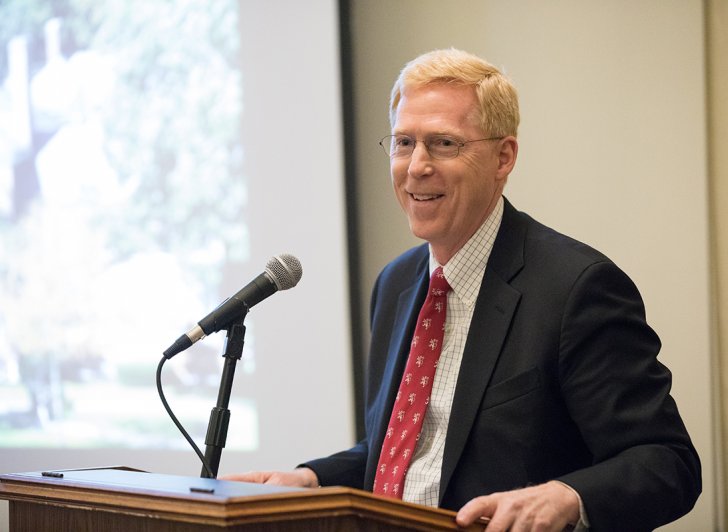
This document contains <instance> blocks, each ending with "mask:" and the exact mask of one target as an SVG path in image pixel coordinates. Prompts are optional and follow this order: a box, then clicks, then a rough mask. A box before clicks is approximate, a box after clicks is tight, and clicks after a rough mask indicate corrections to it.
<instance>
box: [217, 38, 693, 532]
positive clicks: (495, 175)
mask: <svg viewBox="0 0 728 532" xmlns="http://www.w3.org/2000/svg"><path fill="white" fill-rule="evenodd" d="M390 121H391V126H392V131H391V135H389V136H387V137H385V138H384V139H382V141H381V144H382V147H383V148H384V151H385V152H386V153H387V155H388V156H389V157H390V161H391V174H392V184H393V187H394V192H395V194H396V196H397V199H398V201H399V203H400V205H401V207H402V209H403V210H404V212H405V214H406V215H407V218H408V221H409V225H410V229H411V230H412V232H413V233H414V235H415V236H417V237H419V238H422V239H423V240H425V241H426V242H427V243H426V244H423V245H422V246H419V247H417V248H414V249H412V250H409V251H407V252H406V253H404V254H403V255H401V256H400V257H398V258H396V259H395V260H394V261H392V262H391V263H390V264H389V265H387V266H386V267H385V268H384V270H383V271H382V272H381V274H380V275H379V277H378V279H377V282H376V284H375V286H374V290H373V294H372V303H371V352H370V355H369V371H368V377H367V397H366V413H365V420H366V436H365V438H364V439H363V440H362V441H360V442H359V443H358V444H356V445H355V446H354V447H352V448H351V449H349V450H346V451H342V452H340V453H337V454H334V455H332V456H329V457H327V458H321V459H318V460H312V461H310V462H307V463H305V464H304V465H303V466H301V467H299V468H297V469H295V470H294V471H290V472H255V473H247V474H241V475H232V476H228V477H227V478H229V479H230V478H232V479H237V480H244V481H249V482H268V483H276V484H287V485H296V486H318V485H323V486H326V485H343V486H351V487H354V488H360V489H366V490H371V491H373V492H374V493H376V494H380V495H382V496H387V497H397V498H402V499H403V500H405V501H409V502H414V503H420V504H426V505H431V506H439V507H442V508H448V509H452V510H455V511H458V515H457V522H458V524H460V525H461V526H465V525H467V524H470V523H472V522H474V521H475V520H476V519H478V518H479V517H487V518H489V519H490V523H489V525H488V531H489V532H491V531H496V532H497V531H505V530H553V531H560V530H563V529H565V528H569V527H572V526H573V527H576V528H577V529H586V528H589V529H591V530H596V531H599V530H605V531H610V532H611V531H616V530H620V531H621V530H624V531H640V530H652V529H654V528H656V527H658V526H660V525H662V524H665V523H668V522H670V521H672V520H675V519H677V518H678V517H680V516H682V515H684V514H685V513H687V512H688V511H689V510H690V509H691V508H692V506H693V505H694V503H695V500H696V499H697V497H698V495H699V494H700V491H701V479H700V461H699V458H698V456H697V453H696V451H695V449H694V447H693V445H692V443H691V441H690V437H689V436H688V434H687V432H686V430H685V426H684V424H683V422H682V420H681V418H680V415H679V413H678V410H677V407H676V405H675V402H674V400H673V399H672V397H671V396H670V394H669V391H670V386H671V376H670V372H669V370H668V369H667V368H665V367H664V366H663V365H662V364H661V363H660V362H658V360H657V354H658V352H659V349H660V340H659V338H658V337H657V335H656V334H655V333H654V331H653V330H652V329H651V328H650V327H649V326H648V325H647V323H646V321H645V309H644V304H643V302H642V299H641V297H640V295H639V292H638V291H637V288H636V287H635V286H634V284H633V283H632V281H631V280H630V279H629V278H628V277H627V275H625V274H624V273H623V272H622V271H621V270H620V269H619V268H618V267H617V266H615V264H614V263H613V262H611V261H610V260H609V259H608V258H607V257H605V256H604V255H602V254H601V253H599V252H598V251H595V250H594V249H592V248H590V247H588V246H587V245H585V244H582V243H580V242H577V241H575V240H573V239H571V238H568V237H566V236H564V235H561V234H559V233H557V232H555V231H554V230H552V229H549V228H548V227H545V226H544V225H541V224H540V223H538V222H537V221H535V220H533V219H532V218H530V217H529V216H528V215H526V214H524V213H522V212H519V211H518V210H516V208H515V207H514V206H513V205H511V204H510V203H509V202H508V200H506V199H505V197H504V196H503V189H504V187H505V184H506V181H507V179H508V175H509V174H510V172H511V171H512V170H513V167H514V165H515V163H516V158H517V155H518V141H517V129H518V123H519V110H518V98H517V95H516V91H515V89H514V87H513V85H512V84H511V83H510V81H509V80H508V79H506V78H505V77H504V76H503V75H502V74H501V73H500V72H499V71H498V70H497V69H496V68H494V67H493V66H492V65H490V64H488V63H487V62H485V61H483V60H482V59H480V58H478V57H475V56H473V55H471V54H468V53H465V52H462V51H459V50H452V49H451V50H438V51H434V52H430V53H428V54H425V55H422V56H420V57H418V58H416V59H415V60H413V61H411V62H410V63H408V64H407V65H406V66H405V68H404V69H403V70H402V72H401V74H400V76H399V78H398V79H397V81H396V83H395V85H394V88H393V90H392V97H391V103H390Z"/></svg>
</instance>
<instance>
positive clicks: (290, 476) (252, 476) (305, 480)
mask: <svg viewBox="0 0 728 532" xmlns="http://www.w3.org/2000/svg"><path fill="white" fill-rule="evenodd" d="M219 478H220V480H236V481H238V482H254V483H256V484H274V485H276V486H293V487H298V488H317V487H318V485H319V482H318V477H316V473H314V472H313V471H312V470H310V469H309V468H307V467H299V468H298V469H295V470H293V471H251V472H249V473H237V474H234V475H223V476H221V477H219Z"/></svg>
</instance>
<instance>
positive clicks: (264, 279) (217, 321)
mask: <svg viewBox="0 0 728 532" xmlns="http://www.w3.org/2000/svg"><path fill="white" fill-rule="evenodd" d="M302 275H303V269H302V268H301V262H300V261H299V260H298V259H297V258H296V257H294V256H293V255H289V254H287V253H284V254H282V255H277V256H275V257H273V258H271V259H270V260H269V261H268V264H266V265H265V271H264V272H263V273H261V274H260V275H258V277H256V278H255V279H253V280H252V281H251V282H249V283H248V284H247V285H245V286H244V287H243V288H242V289H241V290H240V291H239V292H238V293H237V294H235V295H234V296H232V297H230V298H228V299H226V300H225V301H223V302H222V303H221V304H220V305H219V306H218V307H217V308H216V309H215V310H213V311H212V312H210V313H209V314H208V315H207V316H205V317H204V318H202V319H201V320H200V321H199V322H197V325H195V326H194V327H193V328H192V329H190V331H189V332H187V333H185V334H183V335H182V336H180V337H179V338H177V340H176V341H175V342H174V343H173V344H172V345H171V346H169V348H167V349H166V350H165V351H164V357H165V358H167V359H169V358H172V357H173V356H174V355H176V354H178V353H180V352H182V351H184V350H185V349H187V348H188V347H190V346H191V345H192V344H194V343H195V342H197V341H198V340H202V339H203V338H204V337H205V336H207V335H209V334H212V333H214V332H217V331H219V330H220V329H225V328H226V327H227V326H229V325H230V324H231V323H232V322H233V321H234V320H235V319H236V318H238V317H240V316H241V314H242V315H244V314H245V313H246V312H247V311H248V309H250V308H251V307H252V306H253V305H257V304H258V303H260V302H261V301H263V300H264V299H266V298H267V297H269V296H272V295H273V294H275V293H276V292H277V291H278V290H288V289H289V288H293V287H294V286H296V285H297V284H298V281H300V280H301V276H302Z"/></svg>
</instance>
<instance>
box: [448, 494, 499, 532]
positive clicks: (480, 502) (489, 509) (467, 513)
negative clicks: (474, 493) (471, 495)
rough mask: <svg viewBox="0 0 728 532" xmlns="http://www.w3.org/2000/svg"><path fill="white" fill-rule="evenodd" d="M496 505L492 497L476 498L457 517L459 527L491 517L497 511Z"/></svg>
mask: <svg viewBox="0 0 728 532" xmlns="http://www.w3.org/2000/svg"><path fill="white" fill-rule="evenodd" d="M495 508H496V505H495V504H494V503H493V496H492V495H485V496H483V497H476V498H475V499H471V500H470V501H469V502H467V503H466V504H465V506H463V507H462V508H460V511H458V514H457V515H456V516H455V522H456V523H457V524H458V526H463V527H465V526H469V525H471V524H473V523H475V521H477V520H478V518H480V517H490V516H491V515H492V514H493V512H494V511H495Z"/></svg>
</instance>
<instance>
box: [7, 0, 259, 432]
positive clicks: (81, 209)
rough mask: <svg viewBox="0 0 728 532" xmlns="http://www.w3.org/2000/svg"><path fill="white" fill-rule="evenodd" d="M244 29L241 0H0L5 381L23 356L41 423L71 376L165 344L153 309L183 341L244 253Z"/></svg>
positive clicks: (58, 404) (22, 371)
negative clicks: (152, 320)
mask: <svg viewBox="0 0 728 532" xmlns="http://www.w3.org/2000/svg"><path fill="white" fill-rule="evenodd" d="M237 22H238V4H237V2H236V1H235V0H221V1H217V0H216V1H214V2H208V1H205V0H55V1H54V0H0V56H2V58H1V59H0V178H4V179H5V180H6V181H10V183H9V186H8V187H6V188H8V191H6V192H5V196H6V197H4V199H5V200H6V201H5V204H6V208H5V209H4V210H3V209H2V208H0V384H2V381H3V361H4V360H6V359H7V360H8V361H12V360H16V366H17V369H16V373H18V374H19V376H20V379H21V380H22V382H23V383H24V385H25V386H26V387H27V389H28V392H29V394H30V395H31V397H32V403H33V407H32V408H33V409H35V410H37V411H43V412H46V415H48V416H50V417H51V418H56V417H59V416H62V415H63V414H64V411H65V410H66V409H68V408H70V406H69V404H68V401H67V400H66V399H64V397H63V382H67V381H72V380H78V379H83V378H86V377H85V375H86V376H87V375H88V374H94V373H95V374H96V375H98V374H99V372H101V371H103V370H104V369H103V366H104V363H102V362H99V361H100V360H101V359H103V358H107V359H109V358H110V359H111V360H114V358H116V359H117V360H118V359H121V358H122V356H123V358H124V360H127V361H128V360H134V358H135V357H137V359H141V358H142V357H149V356H150V355H151V354H152V353H154V352H156V351H158V350H161V349H162V348H163V347H166V346H164V345H161V344H160V343H159V339H158V338H157V337H156V336H154V334H155V332H154V331H152V330H151V329H152V327H151V325H150V324H149V317H148V316H147V315H145V311H146V312H148V313H149V314H152V313H153V311H155V310H157V309H154V308H153V305H154V303H155V302H157V301H165V300H166V302H167V304H168V305H170V304H171V305H172V306H173V308H170V309H169V310H168V311H166V312H164V319H167V320H168V321H167V322H166V323H165V325H166V326H167V327H168V328H169V330H173V331H175V333H178V331H179V327H181V326H182V325H186V323H184V322H183V320H184V319H185V318H184V315H188V316H189V315H192V316H195V315H196V314H195V311H196V309H195V305H199V306H202V307H207V306H209V303H210V302H209V301H207V300H205V298H209V299H211V300H212V301H213V302H216V301H217V298H218V297H219V294H218V287H219V283H220V280H221V277H222V275H223V268H222V265H224V264H225V262H228V261H243V260H246V259H247V255H248V242H247V234H246V227H245V223H244V219H245V203H246V188H245V181H244V179H243V175H242V163H243V153H242V148H241V146H240V127H241V116H242V94H241V91H242V88H241V87H242V82H241V79H240V78H241V72H240V68H239V64H238V61H239V59H238V57H239V50H238V46H239V44H238V43H239V40H238V36H237V34H238V31H239V29H238V23H237ZM18 65H20V67H22V68H19V67H18ZM18 72H20V76H21V77H22V76H25V77H26V78H27V80H26V82H27V91H26V92H27V95H28V98H27V99H28V101H27V102H26V101H24V100H23V97H24V96H23V91H22V90H18V89H17V85H18V74H17V73H18ZM18 95H20V96H18ZM26 115H27V120H25V119H23V117H25V116H26ZM5 117H12V121H11V120H10V119H7V120H5V119H4V118H5ZM18 117H21V118H20V119H18ZM24 120H25V121H27V124H25V123H21V122H23V121H24ZM26 126H27V127H28V128H29V131H30V134H28V135H23V134H22V133H23V128H25V127H26ZM13 128H16V129H13ZM18 131H20V133H18ZM26 137H27V138H26ZM5 138H7V139H10V140H12V142H10V141H8V142H5ZM3 190H4V189H2V188H0V195H2V194H3V193H4V192H3ZM2 205H3V203H2V202H0V206H2ZM145 283H147V284H145ZM143 297H150V298H151V299H150V301H152V303H147V302H145V301H143V300H141V298H143ZM39 301H42V302H43V303H42V304H39V303H38V302H39ZM109 301H113V305H108V303H109ZM188 313H189V314H188ZM145 320H146V321H145ZM155 325H157V326H158V325H159V324H155ZM129 329H132V330H135V333H134V334H133V335H126V336H125V335H123V334H119V333H121V332H123V331H125V330H129ZM164 335H165V337H167V336H168V335H169V331H166V332H165V333H164ZM127 336H128V337H127ZM3 337H5V338H6V339H7V341H4V340H3ZM150 349H154V351H152V353H150V352H149V350H150ZM8 364H9V365H10V362H8ZM112 365H113V364H112ZM106 366H109V364H108V363H106ZM8 367H9V366H8ZM79 368H81V369H79ZM83 368H86V369H85V370H84V369H83ZM112 371H113V369H112ZM11 373H12V372H11ZM11 373H8V375H10V374H11Z"/></svg>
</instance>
